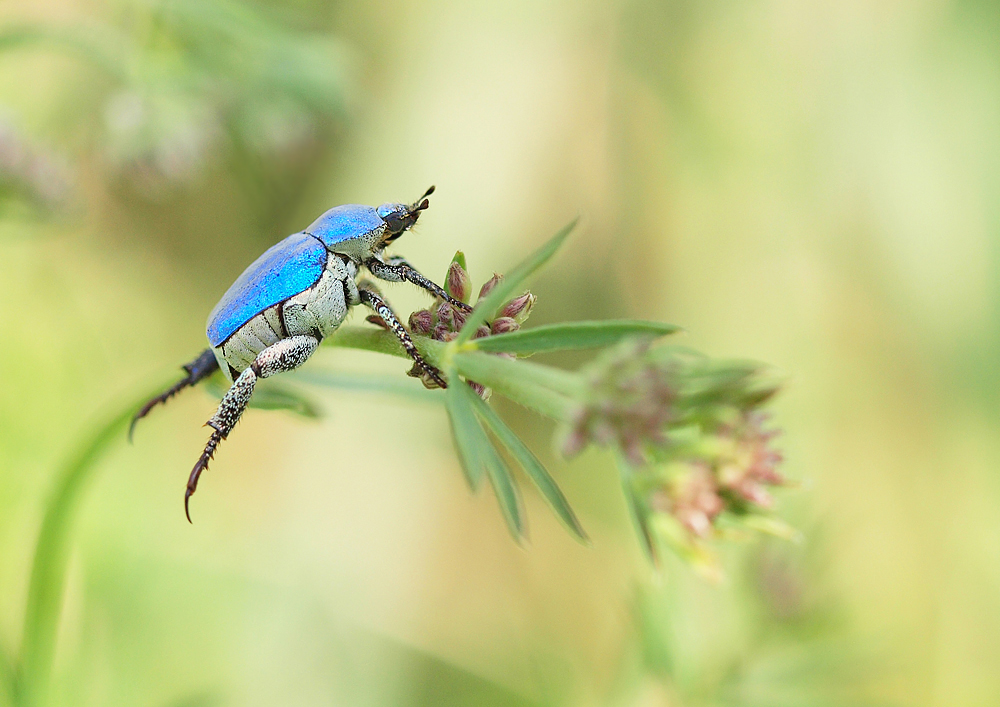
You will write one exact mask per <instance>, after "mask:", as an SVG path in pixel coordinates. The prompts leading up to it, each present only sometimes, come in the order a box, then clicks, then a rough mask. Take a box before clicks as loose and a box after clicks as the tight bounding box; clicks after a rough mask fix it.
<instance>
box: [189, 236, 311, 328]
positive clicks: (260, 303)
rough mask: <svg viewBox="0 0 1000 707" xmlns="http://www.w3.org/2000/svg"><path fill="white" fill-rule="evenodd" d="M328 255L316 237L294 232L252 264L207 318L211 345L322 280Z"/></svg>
mask: <svg viewBox="0 0 1000 707" xmlns="http://www.w3.org/2000/svg"><path fill="white" fill-rule="evenodd" d="M326 259H327V252H326V248H325V247H323V243H321V242H320V240H319V239H318V238H316V237H315V236H311V235H309V234H308V233H294V234H292V235H290V236H289V237H288V238H286V239H285V240H283V241H281V242H280V243H277V244H275V245H273V246H271V247H270V248H268V249H267V250H266V251H264V254H263V255H261V256H260V257H259V258H257V260H255V261H254V262H253V264H251V265H250V267H248V268H247V269H246V270H244V271H243V274H242V275H240V276H239V278H238V279H237V280H236V282H234V283H233V284H232V286H231V287H230V288H229V289H228V290H227V291H226V294H224V295H223V296H222V299H221V300H219V303H218V304H217V305H215V309H213V310H212V313H211V314H210V315H208V330H207V333H208V343H209V344H211V345H212V346H218V345H219V344H221V343H222V342H224V341H225V340H226V339H228V338H229V337H230V336H232V335H233V334H234V333H236V330H237V329H239V328H240V327H241V326H243V325H244V324H246V323H247V322H248V321H250V320H251V319H253V318H254V317H256V316H257V315H258V314H260V313H261V312H263V311H264V310H265V309H267V308H268V307H273V306H274V305H276V304H278V303H279V302H284V301H285V300H286V299H288V298H289V297H294V296H295V295H297V294H299V293H300V292H302V291H303V290H306V289H308V288H310V287H312V286H313V285H315V284H316V282H317V281H318V280H319V277H320V275H322V274H323V268H324V267H325V266H326Z"/></svg>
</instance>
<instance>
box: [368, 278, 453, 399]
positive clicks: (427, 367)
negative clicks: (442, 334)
mask: <svg viewBox="0 0 1000 707" xmlns="http://www.w3.org/2000/svg"><path fill="white" fill-rule="evenodd" d="M358 294H359V295H361V301H362V303H364V305H365V306H367V307H370V308H371V309H372V311H374V312H375V314H377V315H378V316H379V317H380V318H381V319H382V321H383V322H385V325H386V326H387V327H389V331H391V332H392V333H393V334H395V335H396V338H397V339H399V343H401V344H402V345H403V348H404V349H406V353H407V354H409V356H410V358H412V359H413V361H414V362H415V363H416V364H417V365H418V366H420V368H421V369H422V370H423V371H425V372H426V373H427V375H429V376H430V377H431V378H432V379H433V380H434V382H435V383H437V384H438V385H439V386H441V387H442V388H447V387H448V384H447V383H445V381H444V378H442V377H441V372H440V371H439V370H438V369H436V368H434V366H432V365H431V364H429V363H427V361H425V360H424V357H423V356H421V355H420V352H419V351H417V345H416V344H414V343H413V338H412V337H411V336H410V332H408V331H407V330H406V327H404V326H403V325H402V323H401V322H400V321H399V318H398V317H396V314H395V312H393V311H392V309H391V308H390V307H389V305H388V304H386V303H385V300H384V299H382V297H381V295H379V294H378V292H376V291H375V290H374V289H373V287H372V285H371V283H363V284H362V285H361V286H360V287H358Z"/></svg>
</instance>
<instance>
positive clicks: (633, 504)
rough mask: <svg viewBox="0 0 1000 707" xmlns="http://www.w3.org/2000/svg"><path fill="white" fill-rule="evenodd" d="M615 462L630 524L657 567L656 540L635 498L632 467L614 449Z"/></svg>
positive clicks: (651, 561) (648, 556) (652, 562)
mask: <svg viewBox="0 0 1000 707" xmlns="http://www.w3.org/2000/svg"><path fill="white" fill-rule="evenodd" d="M615 462H616V463H617V466H618V476H619V478H620V479H621V483H622V495H623V496H624V497H625V505H626V507H627V508H628V515H629V518H631V519H632V526H633V527H634V528H635V532H636V535H638V536H639V538H640V539H641V540H642V543H641V545H642V549H643V551H644V552H645V554H646V559H648V560H649V562H650V564H652V565H653V566H654V567H658V566H659V560H658V559H657V556H656V541H655V540H654V539H653V535H652V533H651V532H650V529H649V525H648V524H647V523H646V515H645V513H644V512H643V508H642V506H641V505H640V502H639V499H638V498H636V491H635V488H634V487H633V485H632V467H631V466H630V465H629V463H628V462H627V461H626V460H625V457H624V456H623V455H622V453H621V452H620V451H618V450H616V451H615Z"/></svg>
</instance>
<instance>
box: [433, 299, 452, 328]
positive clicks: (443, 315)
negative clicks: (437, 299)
mask: <svg viewBox="0 0 1000 707" xmlns="http://www.w3.org/2000/svg"><path fill="white" fill-rule="evenodd" d="M437 318H438V324H439V325H444V326H446V327H448V328H449V329H450V328H452V326H453V325H454V323H455V308H454V307H452V306H451V305H450V304H448V303H447V302H442V303H441V304H439V305H438V308H437Z"/></svg>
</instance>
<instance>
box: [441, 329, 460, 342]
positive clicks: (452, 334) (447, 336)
mask: <svg viewBox="0 0 1000 707" xmlns="http://www.w3.org/2000/svg"><path fill="white" fill-rule="evenodd" d="M457 338H458V332H457V331H446V332H445V333H444V334H443V335H442V336H441V341H445V342H447V341H454V340H455V339H457Z"/></svg>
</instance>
